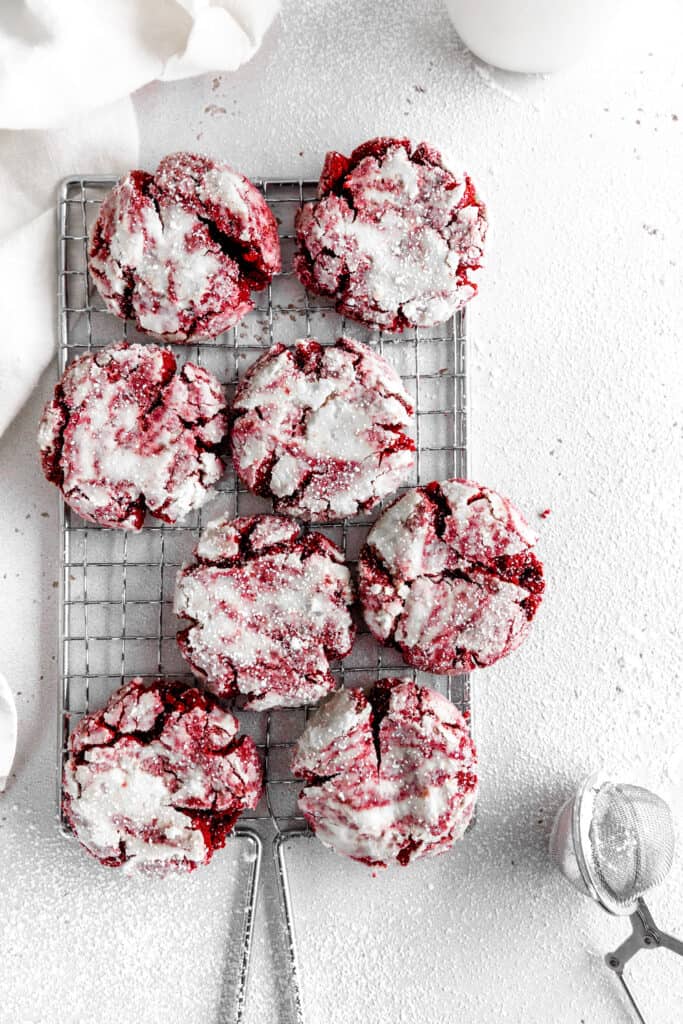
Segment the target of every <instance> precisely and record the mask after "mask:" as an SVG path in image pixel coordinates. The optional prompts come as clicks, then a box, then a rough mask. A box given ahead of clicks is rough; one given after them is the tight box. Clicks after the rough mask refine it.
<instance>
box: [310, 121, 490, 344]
mask: <svg viewBox="0 0 683 1024" xmlns="http://www.w3.org/2000/svg"><path fill="white" fill-rule="evenodd" d="M486 226H487V221H486V208H485V206H484V204H483V203H482V201H481V200H480V199H479V197H478V195H477V193H476V191H475V188H474V185H473V184H472V181H471V179H470V178H469V177H468V176H467V175H466V174H465V175H455V174H453V173H452V172H451V171H449V170H448V168H446V167H445V166H444V164H443V162H442V159H441V154H440V153H439V152H438V151H437V150H436V149H434V148H433V147H432V146H429V145H428V144H427V143H425V142H422V143H420V145H419V146H417V147H416V148H415V149H412V145H411V143H410V141H409V140H408V139H391V138H378V139H371V140H370V141H369V142H365V143H363V145H362V146H358V148H357V149H355V150H354V151H353V152H352V154H351V156H350V157H346V156H343V155H342V154H341V153H335V152H330V153H328V154H327V157H326V159H325V163H324V166H323V170H322V174H321V176H320V183H319V187H318V198H317V199H316V200H314V201H313V202H309V203H306V204H305V205H304V206H303V207H302V209H301V210H300V211H299V212H298V213H297V217H296V236H297V243H298V250H297V254H296V256H295V260H294V268H295V270H296V272H297V274H298V276H299V278H300V280H301V282H302V283H303V284H304V286H305V287H306V288H308V289H309V290H310V291H313V292H316V293H317V294H319V295H326V296H331V297H332V298H334V299H335V302H336V308H337V311H338V312H339V313H342V314H343V315H344V316H348V317H351V318H352V319H354V320H359V321H361V323H364V324H366V325H367V326H368V327H372V328H377V329H379V330H385V331H402V330H404V329H405V328H407V327H431V326H433V325H435V324H440V323H443V322H444V321H445V320H447V319H448V318H449V317H451V316H453V314H454V313H455V312H456V311H457V310H459V309H461V308H462V306H464V305H465V303H466V302H468V301H469V300H470V299H471V298H472V296H473V295H475V294H476V291H477V285H476V283H475V281H474V271H476V270H478V269H479V267H480V265H481V261H482V256H483V248H484V240H485V237H486Z"/></svg>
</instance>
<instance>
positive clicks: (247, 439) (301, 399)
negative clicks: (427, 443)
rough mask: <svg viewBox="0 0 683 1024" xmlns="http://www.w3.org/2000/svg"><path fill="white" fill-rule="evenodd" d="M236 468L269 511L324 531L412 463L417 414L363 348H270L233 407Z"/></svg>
mask: <svg viewBox="0 0 683 1024" xmlns="http://www.w3.org/2000/svg"><path fill="white" fill-rule="evenodd" d="M232 417H233V426H232V433H231V443H232V453H233V461H234V464H235V469H236V471H237V473H238V475H239V477H240V478H241V480H242V481H243V482H244V484H245V485H246V486H247V487H248V488H249V489H250V490H251V491H253V492H255V493H256V494H261V495H266V496H269V497H272V498H273V501H274V505H275V511H276V512H284V513H289V514H291V515H295V516H299V517H300V518H302V519H307V520H313V521H316V522H322V521H325V520H334V519H342V518H344V517H345V516H354V515H357V514H358V513H360V512H367V511H369V510H371V509H372V508H374V507H375V505H376V504H377V503H378V502H379V501H380V500H381V499H382V498H384V497H386V496H387V495H388V494H391V493H392V492H393V491H395V490H396V488H397V487H399V486H400V484H401V483H403V481H404V480H405V478H406V476H407V475H408V474H409V473H410V470H411V469H412V467H413V464H414V455H413V452H414V449H415V444H414V442H413V441H412V439H411V438H410V437H409V436H408V433H407V431H408V430H409V429H410V427H411V424H412V418H413V407H412V404H411V401H410V398H409V396H408V395H407V394H406V392H405V390H404V388H403V386H402V384H401V379H400V377H399V376H398V374H397V373H396V371H395V370H394V369H393V367H392V366H390V364H389V363H388V362H387V361H386V360H385V359H384V358H383V357H382V356H380V355H379V354H378V353H376V352H374V351H373V350H372V349H371V348H369V347H368V346H367V345H362V344H360V343H359V342H357V341H354V340H353V339H351V338H339V339H338V340H337V341H336V342H335V343H334V345H320V344H319V343H318V342H317V341H315V340H313V339H307V340H301V341H297V342H296V343H295V345H294V346H293V347H292V348H286V347H285V346H284V345H279V344H278V345H274V346H273V347H272V348H271V349H270V351H269V352H266V353H265V355H263V356H262V357H261V358H260V359H259V360H258V361H257V362H256V363H255V364H254V365H253V366H252V367H251V369H250V370H249V372H248V373H247V374H246V376H245V377H244V379H243V380H242V381H241V383H240V385H239V387H238V389H237V394H236V395H235V401H234V404H233V407H232Z"/></svg>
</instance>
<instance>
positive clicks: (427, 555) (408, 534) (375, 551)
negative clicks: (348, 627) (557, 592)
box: [359, 480, 544, 673]
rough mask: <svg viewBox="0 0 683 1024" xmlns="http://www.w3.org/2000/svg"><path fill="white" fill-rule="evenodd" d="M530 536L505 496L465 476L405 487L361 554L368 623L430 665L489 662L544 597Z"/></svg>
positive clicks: (512, 641) (509, 646) (462, 666)
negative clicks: (463, 478) (406, 488)
mask: <svg viewBox="0 0 683 1024" xmlns="http://www.w3.org/2000/svg"><path fill="white" fill-rule="evenodd" d="M536 540H537V537H536V534H535V533H534V531H533V530H532V529H531V528H530V527H529V525H528V524H527V523H526V521H525V520H524V519H523V517H522V516H521V514H520V513H519V512H518V511H517V509H516V508H515V507H514V505H512V504H511V502H510V501H508V499H507V498H503V497H501V495H499V494H497V493H496V492H495V491H492V490H490V489H489V488H487V487H482V486H480V485H479V484H476V483H472V482H471V481H466V480H446V481H441V482H440V483H431V484H427V485H426V486H424V487H417V488H414V489H412V490H410V491H408V492H406V494H404V495H402V496H401V497H400V498H399V499H398V500H397V501H395V502H394V504H393V505H391V506H389V508H388V509H386V511H385V512H384V513H383V514H382V515H381V516H380V518H379V519H378V520H377V522H376V523H375V525H374V526H373V528H372V529H371V531H370V533H369V534H368V537H367V541H366V543H365V546H364V547H363V550H362V551H361V554H360V559H359V590H360V600H361V605H362V607H363V615H364V617H365V621H366V622H367V624H368V627H369V629H370V631H371V632H372V633H373V635H374V636H375V637H376V638H377V640H379V641H380V643H384V644H387V645H389V646H393V647H396V648H398V649H399V650H400V651H401V653H402V655H403V658H404V660H405V661H406V662H407V664H409V665H413V666H414V667H415V668H418V669H422V670H423V671H426V672H437V673H448V672H466V671H469V670H470V669H474V668H478V667H483V666H486V665H491V664H493V663H494V662H495V661H497V660H498V659H499V658H502V657H503V656H504V655H506V654H509V653H510V652H511V651H514V650H515V649H516V648H517V647H519V645H520V644H521V643H522V641H523V640H524V639H525V637H526V636H527V634H528V632H529V629H530V626H531V620H532V619H533V617H534V615H535V613H536V610H537V608H538V605H539V604H540V602H541V598H542V595H543V588H544V580H543V566H542V564H541V562H540V561H539V560H538V558H537V557H536V555H535V554H534V553H533V551H532V550H531V549H532V547H533V545H534V544H535V543H536Z"/></svg>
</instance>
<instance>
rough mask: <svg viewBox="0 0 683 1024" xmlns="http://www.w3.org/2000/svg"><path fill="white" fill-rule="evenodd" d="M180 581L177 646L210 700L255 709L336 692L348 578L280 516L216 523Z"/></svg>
mask: <svg viewBox="0 0 683 1024" xmlns="http://www.w3.org/2000/svg"><path fill="white" fill-rule="evenodd" d="M196 558H197V561H196V562H195V563H194V564H191V565H187V566H185V567H184V568H183V569H182V570H181V571H180V573H179V574H178V582H177V586H176V597H175V610H176V613H177V614H178V615H179V616H180V617H181V618H183V619H189V620H190V623H191V625H190V626H188V627H187V628H186V629H184V630H182V631H181V632H180V633H178V643H179V645H180V649H181V651H182V653H183V655H184V656H185V657H186V658H187V660H188V661H189V663H190V666H191V668H192V671H193V672H194V673H195V675H196V676H197V677H198V678H200V679H202V680H203V681H204V683H205V684H206V686H207V687H208V688H209V690H211V691H212V692H214V693H216V694H218V695H220V696H224V697H231V696H233V695H236V694H242V695H243V697H244V705H245V706H246V707H249V708H254V709H256V710H258V711H262V710H264V709H266V708H273V707H298V706H299V705H301V704H308V703H310V702H312V701H316V700H319V699H320V698H321V697H323V696H324V695H325V694H326V693H329V691H330V690H333V689H334V687H335V685H336V684H335V679H334V676H333V675H332V672H331V671H330V664H329V663H330V661H331V660H333V659H337V658H344V657H346V655H347V654H348V653H349V652H350V650H351V647H352V645H353V640H354V635H355V627H354V625H353V621H352V618H351V613H350V607H351V605H352V604H353V599H354V594H353V588H352V585H351V574H350V572H349V570H348V568H347V567H346V565H344V556H343V555H342V553H341V551H340V550H339V548H337V547H336V546H335V545H334V544H333V543H332V542H331V541H329V540H328V539H327V538H326V537H324V536H323V535H322V534H321V533H304V532H303V531H302V529H301V526H300V524H299V523H297V522H295V521H294V520H293V519H286V518H284V517H281V516H251V517H243V518H239V519H232V520H231V519H230V518H228V517H226V518H224V519H216V520H214V521H213V522H211V523H209V524H208V525H207V527H206V528H205V530H204V531H203V533H202V536H201V538H200V540H199V544H198V545H197V550H196Z"/></svg>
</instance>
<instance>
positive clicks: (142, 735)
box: [63, 678, 263, 874]
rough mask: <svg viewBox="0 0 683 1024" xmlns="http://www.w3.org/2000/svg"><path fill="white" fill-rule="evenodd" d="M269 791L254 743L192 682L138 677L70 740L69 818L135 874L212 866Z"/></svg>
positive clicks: (85, 840) (90, 845)
mask: <svg viewBox="0 0 683 1024" xmlns="http://www.w3.org/2000/svg"><path fill="white" fill-rule="evenodd" d="M262 791H263V772H262V768H261V762H260V759H259V756H258V752H257V750H256V744H255V743H254V741H253V740H252V739H251V737H249V736H239V735H238V733H237V719H236V718H235V717H234V716H233V715H231V714H230V712H228V711H226V710H224V709H223V708H222V707H221V706H220V704H219V703H218V701H217V700H216V699H215V698H214V697H212V696H211V695H210V694H203V693H200V692H199V690H197V689H195V688H194V687H188V686H186V685H185V684H183V683H179V682H173V681H168V680H156V681H155V682H153V683H152V684H151V685H150V686H145V685H144V684H143V682H142V680H141V679H139V678H136V679H133V680H131V681H130V682H129V683H127V684H126V685H125V686H123V687H122V688H121V689H120V690H117V691H116V692H115V693H114V694H112V696H111V697H110V698H109V700H108V701H107V704H106V706H105V707H104V708H102V709H101V710H100V711H96V712H93V713H91V714H88V715H86V716H85V717H84V718H82V719H81V721H80V722H79V723H78V725H77V726H76V728H75V730H74V732H73V733H72V734H71V736H70V738H69V748H68V758H67V761H66V763H65V765H64V799H63V809H64V815H65V817H66V819H67V821H68V822H69V824H70V826H71V828H72V829H73V831H74V833H75V834H76V837H77V838H78V840H79V842H80V843H81V844H82V846H84V847H85V849H86V850H87V851H88V853H90V854H92V856H93V857H96V858H97V859H98V860H99V861H100V862H101V863H102V864H104V865H106V866H107V867H121V868H123V869H124V871H125V872H126V873H132V872H136V871H146V872H154V873H158V874H167V873H168V872H174V871H175V872H177V871H181V872H182V871H192V870H194V869H195V868H197V867H199V866H200V865H201V864H208V862H209V861H210V860H211V857H212V856H213V853H214V852H215V850H217V849H220V848H221V847H222V846H223V845H224V844H225V840H226V838H227V836H228V835H229V834H230V832H231V831H232V829H233V827H234V824H235V822H236V820H237V818H238V817H239V816H240V814H241V813H242V811H244V810H245V809H247V808H253V807H256V805H257V804H258V802H259V800H260V798H261V794H262Z"/></svg>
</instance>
